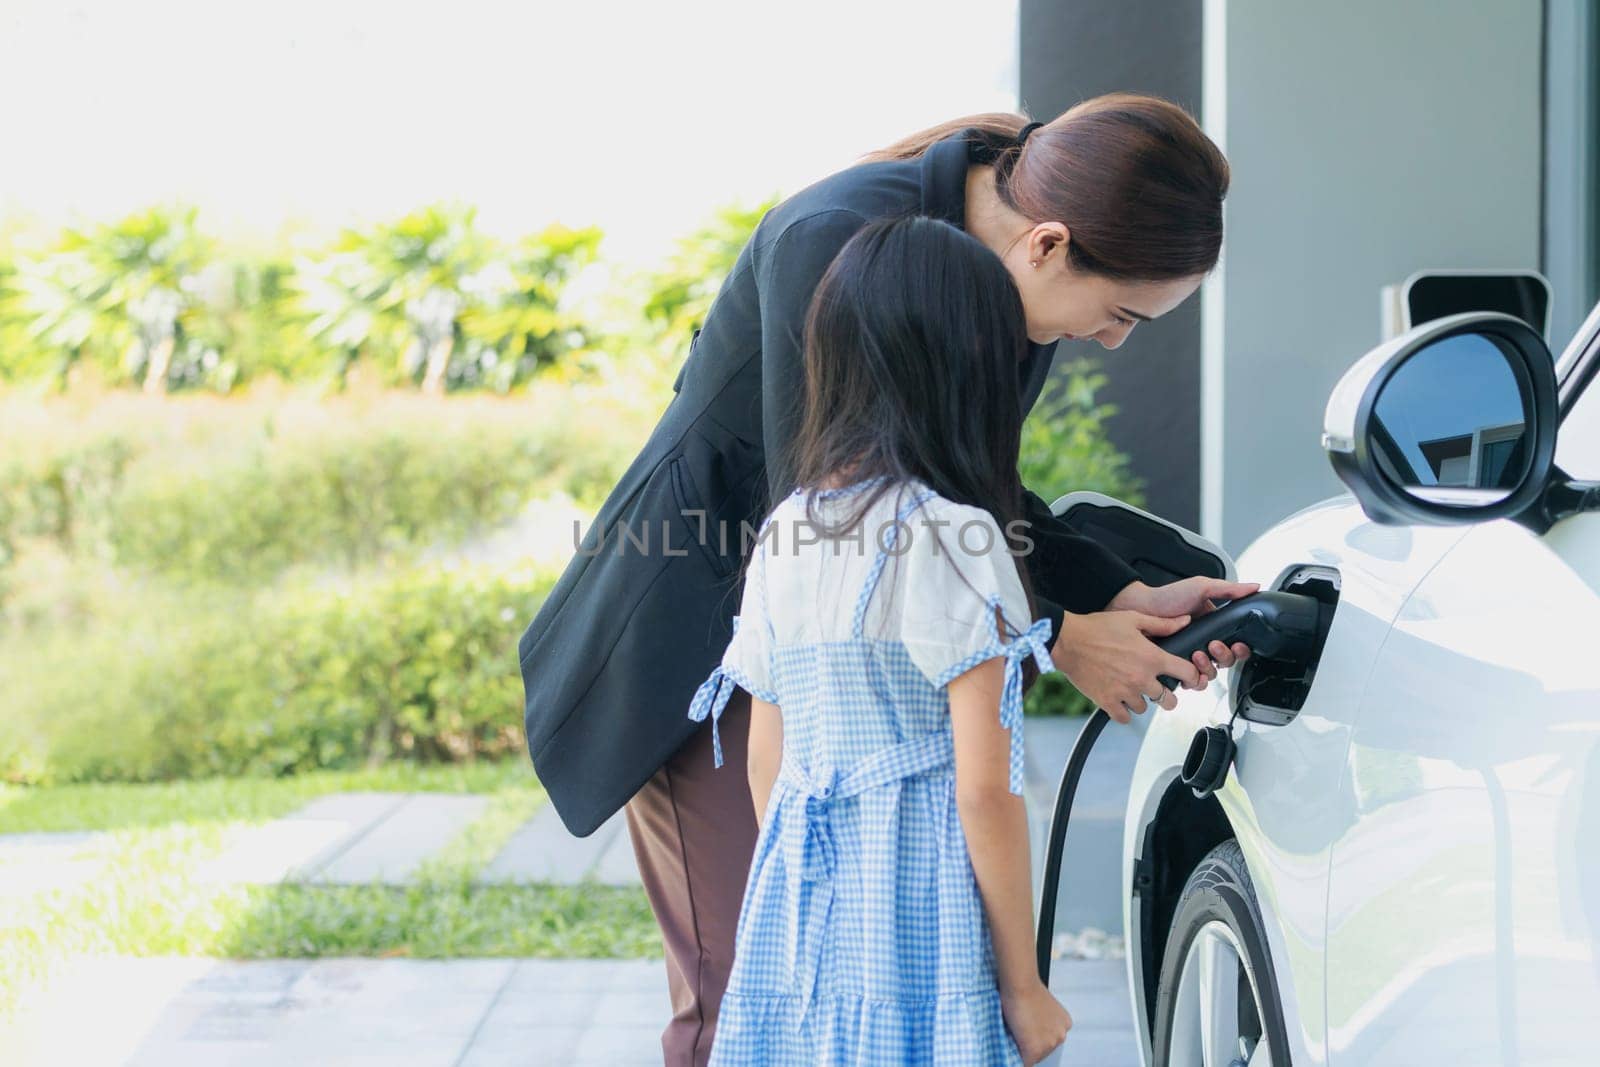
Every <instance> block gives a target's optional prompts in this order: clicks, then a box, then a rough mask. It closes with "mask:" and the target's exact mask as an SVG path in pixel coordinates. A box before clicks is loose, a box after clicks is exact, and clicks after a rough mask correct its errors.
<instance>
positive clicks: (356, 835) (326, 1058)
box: [0, 719, 1139, 1067]
mask: <svg viewBox="0 0 1600 1067" xmlns="http://www.w3.org/2000/svg"><path fill="white" fill-rule="evenodd" d="M1083 721H1084V720H1082V719H1030V720H1028V722H1027V724H1026V727H1025V730H1026V739H1027V761H1028V762H1027V795H1028V802H1029V809H1030V812H1031V815H1032V831H1033V848H1032V854H1033V860H1034V885H1035V886H1036V887H1037V886H1038V884H1039V874H1040V872H1041V870H1042V864H1043V856H1044V843H1045V837H1046V833H1047V831H1048V827H1049V819H1050V814H1051V810H1052V808H1053V806H1054V802H1055V793H1056V787H1057V783H1058V781H1059V778H1060V773H1061V769H1062V767H1063V765H1064V764H1065V762H1066V757H1067V753H1068V751H1069V750H1070V748H1071V745H1072V743H1073V741H1074V740H1075V738H1076V737H1077V733H1078V730H1079V728H1080V727H1081V725H1082V723H1083ZM1136 721H1137V720H1136ZM1138 741H1139V731H1138V730H1137V729H1135V728H1130V727H1119V726H1116V725H1115V724H1113V725H1112V726H1110V727H1108V728H1107V730H1106V732H1105V733H1104V734H1103V735H1102V737H1101V741H1100V744H1099V746H1098V747H1097V749H1096V751H1095V754H1094V757H1093V758H1092V759H1091V760H1090V762H1089V765H1088V767H1087V769H1086V771H1085V774H1084V777H1083V780H1082V782H1081V784H1080V786H1079V797H1080V800H1079V804H1078V808H1077V811H1076V812H1075V814H1074V817H1073V829H1072V832H1071V834H1069V835H1068V838H1067V861H1068V862H1067V868H1068V869H1067V870H1066V871H1064V872H1063V877H1062V891H1061V898H1060V902H1059V907H1058V921H1057V930H1058V931H1059V933H1058V935H1057V955H1058V957H1065V958H1058V959H1057V962H1056V964H1055V967H1054V969H1053V975H1054V981H1053V983H1052V985H1053V988H1055V989H1056V991H1057V992H1058V994H1060V995H1061V996H1062V998H1063V1000H1064V1001H1065V1003H1066V1004H1067V1006H1068V1007H1069V1009H1070V1010H1071V1011H1072V1013H1073V1017H1074V1020H1075V1022H1076V1025H1075V1027H1074V1030H1073V1034H1072V1037H1071V1039H1070V1040H1069V1042H1068V1047H1067V1050H1066V1055H1065V1056H1064V1058H1063V1061H1062V1062H1063V1064H1094V1065H1096V1067H1120V1065H1122V1064H1133V1063H1135V1062H1137V1057H1136V1053H1135V1051H1134V1045H1133V1030H1132V1019H1131V1015H1130V1013H1129V1009H1128V1002H1127V994H1126V989H1125V986H1126V982H1125V978H1124V975H1123V966H1124V965H1123V961H1122V960H1121V958H1120V956H1121V952H1122V946H1121V938H1120V937H1118V936H1117V933H1118V932H1120V927H1121V910H1120V907H1119V905H1118V903H1117V901H1118V896H1119V893H1120V878H1119V875H1118V872H1119V870H1120V862H1121V859H1120V857H1121V830H1122V810H1123V806H1124V804H1125V803H1126V798H1127V784H1128V776H1129V770H1130V768H1131V766H1132V761H1133V757H1134V755H1135V754H1136V752H1137V749H1138ZM485 804H486V800H485V798H483V797H476V796H454V795H449V794H428V793H419V794H404V793H349V794H342V795H336V796H329V797H323V798H321V799H319V800H316V801H313V802H311V803H310V804H307V805H306V806H305V807H303V808H301V809H300V810H299V811H296V812H294V813H293V814H291V815H290V816H288V817H286V818H284V819H279V820H276V821H274V822H272V823H269V824H266V825H264V826H261V827H257V828H255V829H252V830H250V831H248V832H247V833H246V834H245V835H243V836H242V837H241V838H240V839H239V840H238V841H236V842H234V843H233V845H232V847H230V848H229V849H227V850H225V852H224V853H223V854H222V855H221V856H219V857H218V858H217V859H216V860H214V861H213V862H211V863H210V864H208V865H207V866H206V867H205V868H203V869H202V872H201V873H202V876H203V877H206V878H209V879H216V880H220V881H224V882H232V883H276V882H301V883H308V884H317V885H331V884H343V883H360V882H369V881H374V880H376V881H380V882H385V883H396V884H403V883H405V882H407V881H409V880H411V879H413V878H414V876H415V875H416V873H417V872H418V870H419V869H420V868H421V867H422V865H423V864H424V863H426V862H427V861H428V860H429V859H430V858H431V857H434V856H436V855H437V854H438V853H439V851H440V850H441V849H443V848H445V847H446V846H448V845H449V844H450V842H451V841H453V840H454V839H455V838H456V837H457V836H458V835H459V834H460V833H461V831H462V830H463V829H464V828H465V827H466V826H467V825H468V824H470V823H471V822H472V821H473V820H474V819H475V818H477V817H478V815H479V814H481V813H482V812H483V810H484V807H485ZM95 839H96V835H93V834H12V835H0V871H3V873H4V877H3V878H0V883H4V886H5V887H9V888H10V889H11V890H12V891H13V892H20V891H23V890H26V891H29V892H32V891H37V890H40V889H46V888H63V887H67V886H70V885H72V884H76V883H79V882H81V881H82V880H84V879H85V878H87V877H91V876H92V875H93V873H94V870H93V863H92V861H91V860H89V859H85V858H84V857H85V856H86V855H92V853H93V847H92V846H93V844H94V842H95ZM480 880H482V881H485V882H527V883H562V884H584V883H601V884H612V885H636V884H638V872H637V870H636V869H635V867H634V863H633V849H632V845H631V843H630V841H629V838H628V835H627V832H626V829H625V827H624V825H623V819H622V817H621V815H620V814H619V815H618V816H616V817H614V818H613V819H612V820H610V821H609V822H608V823H606V825H605V826H603V827H601V828H600V829H599V830H597V831H596V832H595V833H594V834H592V835H590V836H589V837H587V838H574V837H573V836H572V835H570V834H569V833H567V831H566V829H565V827H563V826H562V825H561V822H560V819H559V818H558V817H557V816H556V814H555V812H554V810H553V809H552V808H551V807H549V806H548V805H546V806H544V807H542V808H541V809H540V811H539V812H538V813H537V814H536V815H535V816H534V817H533V818H532V819H530V820H529V822H528V823H526V824H525V825H524V826H523V827H521V828H520V829H519V830H518V831H517V832H516V833H515V834H514V835H513V836H512V837H511V838H510V839H509V840H508V842H507V843H506V845H505V846H504V848H503V849H502V850H501V852H500V854H499V855H498V856H496V857H495V858H494V859H493V860H492V861H491V862H490V863H489V864H488V865H487V866H486V867H485V869H484V871H483V873H482V874H481V875H480ZM4 896H5V893H4V892H3V891H0V906H3V902H4ZM670 1014H671V1008H670V1005H669V1004H668V1002H667V993H666V976H665V969H664V964H663V963H662V962H661V961H660V960H654V961H631V960H630V961H581V960H578V961H546V960H460V961H413V960H347V959H331V960H320V961H262V962H234V961H219V960H197V959H123V958H111V959H104V960H88V961H84V962H82V963H81V964H80V965H78V966H77V967H76V968H75V969H74V970H73V971H71V972H70V973H69V974H68V975H67V976H66V977H65V978H64V979H62V980H60V981H58V982H54V983H52V985H51V987H50V989H49V991H48V992H47V993H46V994H45V995H44V996H43V997H42V999H41V1000H40V1002H39V1003H37V1004H32V1005H30V1006H29V1008H28V1010H27V1011H26V1013H25V1014H24V1016H23V1023H21V1024H19V1026H18V1027H17V1028H14V1032H12V1033H10V1034H0V1064H6V1065H7V1067H10V1065H13V1064H33V1063H37V1064H51V1065H54V1064H60V1063H72V1064H79V1063H82V1064H119V1063H130V1064H151V1065H156V1064H159V1065H162V1067H168V1065H171V1067H187V1065H190V1064H193V1065H197V1067H198V1065H201V1064H204V1065H207V1067H210V1065H212V1064H228V1065H234V1064H240V1065H252V1064H257V1063H259V1064H269V1063H270V1064H282V1063H291V1064H369V1063H370V1064H374V1065H376V1064H394V1065H397V1067H412V1065H417V1067H421V1065H424V1064H439V1065H451V1067H488V1065H493V1064H519V1065H527V1064H551V1065H558V1064H559V1065H565V1064H574V1065H579V1064H598V1063H606V1064H621V1065H627V1064H647V1063H651V1064H653V1063H659V1062H660V1051H659V1042H658V1037H659V1034H660V1031H661V1028H662V1026H664V1025H665V1023H666V1020H667V1019H668V1017H669V1016H670ZM86 1022H90V1023H92V1025H85V1023H86Z"/></svg>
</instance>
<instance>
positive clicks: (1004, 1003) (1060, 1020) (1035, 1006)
mask: <svg viewBox="0 0 1600 1067" xmlns="http://www.w3.org/2000/svg"><path fill="white" fill-rule="evenodd" d="M1000 1014H1001V1015H1003V1016H1005V1020H1006V1029H1007V1030H1010V1031H1011V1039H1012V1040H1013V1041H1015V1042H1016V1043H1017V1051H1018V1052H1020V1053H1022V1062H1023V1064H1024V1065H1025V1067H1033V1065H1034V1064H1036V1063H1038V1062H1039V1061H1040V1060H1042V1059H1044V1058H1045V1057H1046V1056H1048V1055H1050V1053H1051V1052H1052V1051H1054V1050H1055V1048H1056V1046H1058V1045H1060V1044H1061V1043H1062V1042H1063V1041H1065V1040H1066V1039H1067V1031H1068V1030H1070V1029H1072V1016H1071V1015H1070V1014H1068V1012H1067V1009H1066V1008H1064V1007H1062V1006H1061V1002H1060V1001H1059V1000H1057V999H1056V998H1055V994H1053V993H1051V992H1050V990H1048V989H1046V988H1045V985H1044V983H1043V982H1041V981H1039V980H1038V979H1037V978H1035V979H1034V980H1033V982H1032V983H1031V984H1029V985H1026V986H1024V987H1023V988H1022V989H1021V990H1018V991H1014V992H1013V991H1007V990H1005V989H1002V990H1001V991H1000Z"/></svg>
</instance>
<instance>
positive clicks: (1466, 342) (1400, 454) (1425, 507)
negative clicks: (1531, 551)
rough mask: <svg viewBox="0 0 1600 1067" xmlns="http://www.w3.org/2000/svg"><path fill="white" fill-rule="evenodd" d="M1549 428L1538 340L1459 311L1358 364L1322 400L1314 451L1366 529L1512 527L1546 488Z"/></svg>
mask: <svg viewBox="0 0 1600 1067" xmlns="http://www.w3.org/2000/svg"><path fill="white" fill-rule="evenodd" d="M1556 423H1557V399H1556V377H1555V366H1554V361H1553V360H1552V359H1551V357H1550V350H1549V349H1548V348H1546V347H1545V344H1544V340H1543V338H1541V337H1540V336H1539V335H1538V334H1537V333H1536V332H1535V331H1534V330H1533V329H1532V328H1531V327H1529V326H1528V325H1527V323H1525V322H1522V321H1521V320H1520V319H1516V318H1513V317H1511V316H1510V315H1502V314H1499V313H1496V312H1470V313H1467V314H1463V315H1452V316H1450V317H1449V318H1444V319H1438V320H1435V321H1433V322H1427V323H1423V324H1422V325H1420V326H1417V327H1414V328H1413V329H1411V330H1408V331H1407V332H1406V333H1404V334H1402V335H1401V336H1399V337H1396V338H1395V339H1393V340H1392V341H1388V342H1386V343H1384V344H1382V345H1379V346H1378V347H1377V348H1375V349H1373V350H1372V351H1371V352H1368V353H1367V354H1366V355H1365V356H1364V357H1362V358H1361V360H1359V361H1358V362H1357V363H1356V364H1355V366H1353V367H1351V368H1350V370H1349V371H1347V372H1346V373H1345V376H1344V377H1343V378H1342V379H1340V381H1339V384H1338V386H1337V387H1335V389H1334V391H1333V394H1332V395H1331V396H1330V397H1329V398H1328V409H1327V413H1326V414H1325V416H1324V418H1323V435H1322V442H1323V447H1324V448H1325V449H1326V450H1327V452H1328V459H1329V461H1330V462H1332V464H1333V468H1334V471H1335V473H1337V474H1338V475H1339V478H1340V479H1341V480H1342V481H1343V482H1344V483H1345V485H1347V486H1349V487H1350V490H1351V492H1352V493H1354V494H1355V497H1356V499H1357V500H1358V501H1360V503H1361V508H1362V510H1363V511H1365V512H1366V513H1367V515H1368V517H1370V518H1371V519H1373V520H1374V521H1375V522H1381V523H1388V524H1392V525H1402V524H1407V523H1429V524H1448V523H1462V522H1482V521H1485V520H1488V519H1493V518H1500V517H1511V518H1519V519H1520V518H1523V517H1528V516H1530V515H1531V514H1532V511H1537V510H1538V509H1537V508H1533V505H1534V504H1535V502H1536V501H1538V500H1539V499H1540V497H1541V495H1542V494H1543V492H1544V490H1545V487H1546V485H1547V484H1548V482H1549V478H1550V475H1551V469H1552V464H1553V463H1554V457H1555V440H1556ZM1530 509H1531V510H1530ZM1530 521H1531V520H1530Z"/></svg>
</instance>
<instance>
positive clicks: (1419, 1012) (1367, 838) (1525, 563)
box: [1327, 513, 1600, 1064]
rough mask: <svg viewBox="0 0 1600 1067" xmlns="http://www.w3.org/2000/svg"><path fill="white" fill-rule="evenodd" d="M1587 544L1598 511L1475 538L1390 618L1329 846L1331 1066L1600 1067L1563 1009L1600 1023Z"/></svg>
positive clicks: (1485, 531) (1597, 733)
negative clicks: (1547, 1066) (1589, 1059)
mask: <svg viewBox="0 0 1600 1067" xmlns="http://www.w3.org/2000/svg"><path fill="white" fill-rule="evenodd" d="M1597 543H1600V516H1597V515H1595V514H1592V513H1591V514H1587V515H1581V516H1574V517H1572V518H1570V519H1567V520H1566V521H1564V522H1563V523H1561V524H1559V525H1558V526H1556V527H1554V528H1553V529H1552V530H1551V531H1550V533H1549V534H1547V535H1546V536H1545V537H1544V538H1540V537H1538V536H1535V535H1534V534H1532V533H1530V532H1529V531H1528V530H1526V529H1524V528H1523V527H1521V526H1517V525H1515V524H1513V523H1511V522H1507V521H1499V522H1492V523H1489V524H1486V525H1483V526H1476V527H1472V528H1471V529H1470V530H1469V531H1468V533H1467V536H1466V537H1464V538H1462V540H1461V541H1460V543H1459V544H1457V545H1456V546H1455V548H1454V549H1453V550H1451V551H1450V552H1449V553H1448V554H1447V555H1446V556H1445V558H1444V559H1443V560H1441V561H1440V563H1439V565H1438V566H1437V567H1436V568H1434V570H1433V571H1432V572H1431V573H1430V574H1428V575H1427V576H1426V578H1424V579H1423V581H1422V582H1421V584H1420V585H1419V586H1418V587H1417V589H1416V590H1415V591H1414V592H1413V593H1412V595H1411V597H1410V598H1409V599H1408V600H1407V602H1406V604H1405V606H1404V607H1403V608H1402V610H1401V611H1400V614H1399V616H1398V618H1397V619H1396V620H1395V625H1394V630H1393V633H1392V634H1391V635H1390V637H1389V640H1388V642H1387V644H1386V645H1385V647H1384V649H1383V650H1382V652H1381V653H1380V655H1379V658H1378V662H1377V665H1376V667H1375V669H1374V671H1373V676H1372V682H1371V684H1370V685H1369V686H1368V689H1367V696H1366V699H1365V700H1364V702H1363V706H1362V712H1361V715H1360V722H1359V723H1358V724H1357V726H1356V728H1355V734H1354V738H1353V745H1352V749H1351V753H1350V758H1349V767H1350V771H1349V774H1348V782H1347V784H1348V785H1349V786H1350V788H1351V789H1352V790H1353V797H1354V803H1353V804H1350V803H1349V802H1341V805H1340V806H1341V807H1347V808H1352V809H1353V812H1354V815H1355V822H1354V824H1353V825H1352V826H1351V827H1350V828H1349V830H1348V831H1347V832H1346V833H1345V834H1344V835H1343V836H1342V837H1341V838H1340V839H1339V840H1338V841H1337V842H1336V843H1335V845H1334V848H1333V857H1332V860H1333V862H1332V874H1331V878H1330V886H1329V893H1328V938H1327V975H1328V1044H1329V1059H1330V1061H1331V1062H1332V1063H1334V1064H1366V1063H1418V1062H1452V1061H1453V1062H1460V1063H1469V1062H1492V1063H1497V1064H1499V1063H1506V1064H1513V1063H1523V1062H1529V1063H1554V1062H1578V1060H1577V1059H1575V1058H1574V1057H1575V1056H1578V1055H1579V1053H1580V1050H1586V1049H1590V1046H1591V1042H1592V1037H1591V1034H1592V1030H1593V1026H1594V1019H1593V1017H1592V1014H1591V1013H1590V1012H1580V1011H1574V1010H1573V1009H1574V1007H1575V1006H1576V1005H1590V1006H1592V1007H1600V972H1597V970H1596V961H1595V958H1594V949H1593V946H1594V939H1595V934H1596V931H1597V930H1600V848H1597V847H1596V846H1600V744H1597V742H1600V675H1597V674H1596V671H1595V667H1596V661H1597V659H1600V594H1597V592H1596V589H1597V587H1600V569H1597V568H1596V558H1597V553H1596V551H1595V549H1594V547H1593V546H1594V545H1595V544H1597ZM1564 549H1571V550H1572V551H1571V554H1570V555H1568V554H1566V553H1565V552H1564V551H1563V550H1564ZM1585 572H1586V573H1585ZM1414 712H1415V713H1414Z"/></svg>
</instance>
